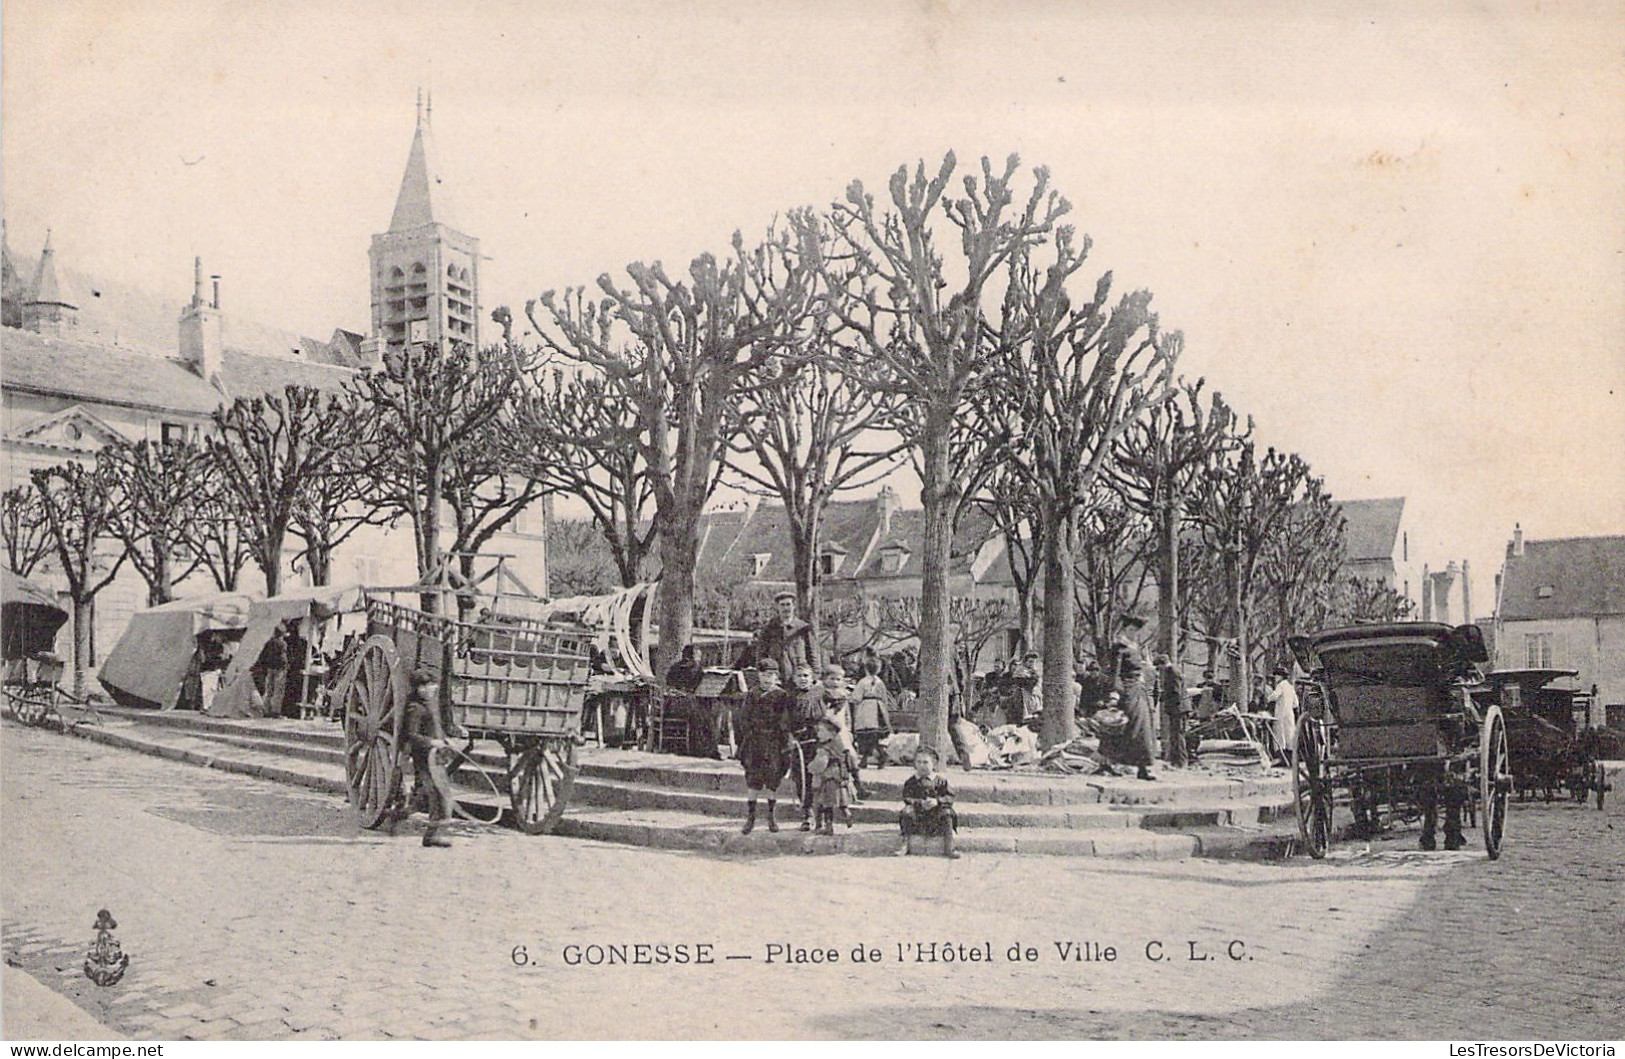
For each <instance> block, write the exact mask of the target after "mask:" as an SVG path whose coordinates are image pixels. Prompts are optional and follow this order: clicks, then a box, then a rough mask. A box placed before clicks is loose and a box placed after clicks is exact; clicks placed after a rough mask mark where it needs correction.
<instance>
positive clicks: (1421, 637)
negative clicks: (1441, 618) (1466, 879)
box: [1290, 622, 1512, 859]
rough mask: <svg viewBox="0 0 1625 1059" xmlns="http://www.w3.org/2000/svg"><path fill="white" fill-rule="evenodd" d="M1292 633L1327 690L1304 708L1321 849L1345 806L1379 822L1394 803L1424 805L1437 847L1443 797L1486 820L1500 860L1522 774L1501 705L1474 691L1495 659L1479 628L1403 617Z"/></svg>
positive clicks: (1315, 843) (1309, 799)
mask: <svg viewBox="0 0 1625 1059" xmlns="http://www.w3.org/2000/svg"><path fill="white" fill-rule="evenodd" d="M1290 642H1291V645H1292V650H1293V653H1294V654H1295V655H1296V656H1297V658H1298V662H1299V664H1300V665H1301V666H1302V667H1303V668H1304V669H1305V670H1307V671H1308V672H1309V673H1310V674H1311V679H1312V680H1313V682H1314V683H1315V684H1316V685H1318V687H1319V691H1320V694H1319V695H1317V696H1315V697H1314V698H1315V704H1314V705H1313V706H1311V705H1309V703H1308V702H1306V704H1305V708H1304V709H1303V710H1302V712H1301V714H1300V716H1299V719H1298V728H1297V733H1296V734H1297V742H1296V746H1295V747H1294V748H1293V754H1292V762H1293V791H1294V794H1295V795H1296V796H1297V809H1298V829H1299V833H1300V836H1301V838H1302V840H1303V842H1304V845H1305V846H1306V847H1307V849H1308V850H1309V853H1310V855H1311V856H1314V857H1324V856H1325V855H1326V851H1327V849H1328V848H1329V847H1330V845H1331V841H1332V817H1333V812H1334V809H1335V808H1336V807H1337V806H1339V805H1346V806H1348V807H1349V808H1350V809H1351V810H1352V812H1353V816H1354V822H1355V824H1356V825H1357V826H1359V825H1364V826H1368V827H1369V826H1374V823H1375V820H1376V819H1377V818H1378V816H1379V814H1381V813H1384V812H1389V813H1394V814H1396V815H1400V816H1404V815H1408V814H1411V813H1417V812H1420V813H1421V814H1422V816H1423V820H1424V823H1423V827H1424V832H1423V842H1424V848H1432V846H1431V843H1430V842H1429V839H1430V838H1431V836H1432V830H1431V824H1432V822H1433V820H1434V819H1435V817H1436V814H1437V812H1438V809H1439V807H1440V806H1441V805H1442V806H1444V807H1445V808H1446V810H1447V811H1449V812H1452V813H1459V814H1462V815H1464V816H1465V817H1467V819H1468V820H1469V821H1472V820H1474V819H1476V821H1477V826H1479V827H1480V828H1481V829H1482V831H1483V838H1484V848H1485V850H1486V851H1487V852H1488V854H1489V856H1490V858H1491V859H1494V858H1496V857H1498V856H1500V853H1501V839H1502V835H1503V833H1504V830H1505V827H1506V811H1507V796H1508V793H1509V792H1510V791H1511V790H1512V772H1511V762H1510V759H1509V757H1508V753H1507V729H1506V722H1505V720H1504V719H1503V717H1502V714H1501V708H1500V706H1499V705H1497V704H1494V703H1487V704H1483V705H1482V706H1478V705H1475V704H1474V702H1473V700H1472V696H1471V694H1470V689H1472V688H1473V687H1475V686H1476V685H1477V684H1478V682H1479V677H1478V671H1477V668H1476V667H1477V665H1478V664H1480V663H1483V662H1485V661H1487V652H1486V651H1485V648H1484V636H1483V633H1482V631H1481V630H1480V629H1479V628H1478V626H1476V625H1461V626H1457V627H1455V628H1452V627H1450V626H1448V625H1443V624H1438V623H1434V622H1404V623H1400V622H1393V623H1382V624H1372V625H1358V626H1352V627H1349V628H1341V629H1330V630H1327V631H1324V632H1320V633H1316V634H1315V635H1313V636H1307V637H1301V636H1299V637H1293V638H1292V639H1291V641H1290ZM1449 828H1450V825H1449V824H1447V827H1446V830H1447V836H1448V832H1449ZM1447 845H1448V842H1447Z"/></svg>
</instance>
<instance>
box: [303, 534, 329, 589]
mask: <svg viewBox="0 0 1625 1059" xmlns="http://www.w3.org/2000/svg"><path fill="white" fill-rule="evenodd" d="M305 563H306V565H307V566H309V567H310V583H311V584H313V585H330V584H332V583H333V549H332V548H330V547H328V546H327V545H325V544H314V543H313V544H312V545H311V546H310V550H309V551H308V552H307V553H306V555H305Z"/></svg>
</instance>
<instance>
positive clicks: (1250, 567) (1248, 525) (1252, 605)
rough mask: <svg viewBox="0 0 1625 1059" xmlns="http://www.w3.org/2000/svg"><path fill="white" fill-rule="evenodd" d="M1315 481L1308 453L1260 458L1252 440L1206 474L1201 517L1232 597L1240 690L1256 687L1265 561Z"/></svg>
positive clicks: (1232, 631)
mask: <svg viewBox="0 0 1625 1059" xmlns="http://www.w3.org/2000/svg"><path fill="white" fill-rule="evenodd" d="M1309 481H1310V477H1309V466H1308V464H1306V463H1305V462H1304V461H1303V459H1302V458H1300V457H1299V456H1297V455H1295V454H1291V453H1284V452H1277V451H1276V450H1275V449H1273V448H1271V449H1268V450H1266V452H1265V454H1264V457H1263V459H1259V458H1258V454H1257V451H1256V449H1255V447H1254V445H1253V442H1252V441H1250V440H1248V441H1243V442H1242V443H1241V444H1240V445H1238V446H1237V447H1236V448H1235V449H1234V450H1233V451H1231V452H1230V453H1228V454H1226V456H1225V457H1224V458H1221V459H1218V460H1215V461H1214V462H1212V463H1210V464H1209V465H1208V467H1207V468H1206V469H1205V471H1204V474H1203V476H1202V482H1201V485H1200V486H1199V488H1200V489H1201V491H1202V497H1203V500H1202V504H1201V505H1200V507H1199V508H1198V509H1197V515H1196V517H1197V521H1198V523H1199V524H1200V526H1201V531H1202V539H1203V544H1204V545H1205V546H1206V547H1207V548H1208V549H1209V551H1210V552H1211V554H1212V555H1213V556H1215V557H1216V558H1217V561H1218V568H1219V573H1220V583H1221V584H1222V585H1223V587H1224V591H1225V596H1226V599H1227V601H1228V608H1227V609H1228V617H1229V625H1230V629H1229V632H1230V635H1232V636H1233V637H1234V638H1235V641H1236V650H1237V658H1236V679H1235V681H1234V687H1233V691H1234V692H1235V693H1236V694H1238V695H1242V696H1245V694H1246V691H1247V689H1248V688H1250V687H1251V686H1252V685H1251V680H1252V653H1253V630H1252V626H1253V622H1254V618H1255V615H1256V614H1257V612H1258V609H1259V605H1260V601H1261V597H1262V590H1263V589H1264V587H1265V584H1266V581H1265V576H1264V565H1265V563H1266V561H1267V560H1268V558H1269V556H1270V554H1271V550H1272V549H1273V548H1274V547H1276V544H1277V541H1278V539H1279V535H1280V534H1281V532H1282V529H1283V527H1284V525H1285V524H1286V521H1287V519H1288V518H1289V517H1290V516H1291V513H1292V510H1293V508H1294V506H1295V505H1297V504H1299V503H1300V502H1301V501H1302V499H1303V490H1304V489H1305V487H1306V486H1307V485H1308V483H1309Z"/></svg>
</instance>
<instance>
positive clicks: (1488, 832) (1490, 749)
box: [1478, 706, 1512, 860]
mask: <svg viewBox="0 0 1625 1059" xmlns="http://www.w3.org/2000/svg"><path fill="white" fill-rule="evenodd" d="M1507 764H1508V763H1507V728H1506V722H1505V721H1504V720H1502V718H1501V709H1500V707H1498V706H1491V707H1490V708H1489V710H1488V712H1486V713H1485V714H1484V724H1483V726H1482V727H1480V728H1479V731H1478V789H1479V804H1480V805H1481V806H1482V809H1483V815H1484V851H1485V852H1486V853H1488V854H1489V855H1490V859H1491V860H1495V859H1496V858H1497V857H1499V856H1500V855H1501V837H1502V835H1503V834H1504V833H1505V831H1506V822H1507V794H1508V793H1509V792H1510V791H1511V790H1512V776H1511V775H1510V773H1509V772H1508V769H1507Z"/></svg>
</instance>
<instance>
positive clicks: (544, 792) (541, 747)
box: [508, 736, 576, 835]
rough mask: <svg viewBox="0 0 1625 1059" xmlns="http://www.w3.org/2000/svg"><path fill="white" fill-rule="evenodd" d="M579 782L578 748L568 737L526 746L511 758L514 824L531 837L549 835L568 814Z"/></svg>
mask: <svg viewBox="0 0 1625 1059" xmlns="http://www.w3.org/2000/svg"><path fill="white" fill-rule="evenodd" d="M575 782H576V745H575V741H574V740H573V739H570V738H569V737H568V736H566V737H563V738H554V739H548V740H546V741H544V742H541V743H536V744H533V745H531V746H527V747H525V748H524V749H523V750H521V751H520V752H519V753H518V754H517V755H510V756H509V758H508V796H509V798H510V799H511V800H512V802H513V818H514V822H515V823H516V824H518V825H519V830H521V831H523V832H524V833H525V834H527V835H545V834H547V833H548V832H550V831H552V830H553V827H554V825H556V824H557V823H558V822H559V817H561V816H563V815H564V807H565V804H566V803H568V802H569V800H570V789H571V788H572V787H574V786H575Z"/></svg>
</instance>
